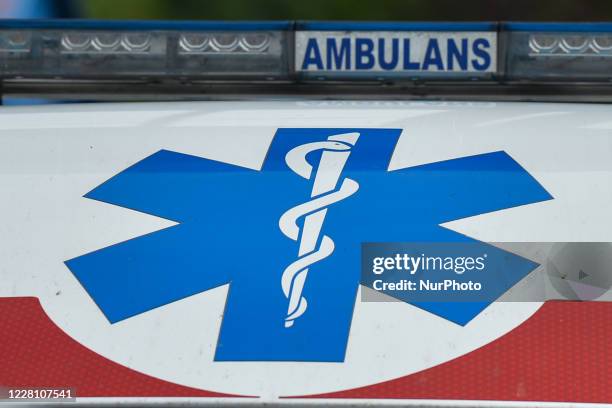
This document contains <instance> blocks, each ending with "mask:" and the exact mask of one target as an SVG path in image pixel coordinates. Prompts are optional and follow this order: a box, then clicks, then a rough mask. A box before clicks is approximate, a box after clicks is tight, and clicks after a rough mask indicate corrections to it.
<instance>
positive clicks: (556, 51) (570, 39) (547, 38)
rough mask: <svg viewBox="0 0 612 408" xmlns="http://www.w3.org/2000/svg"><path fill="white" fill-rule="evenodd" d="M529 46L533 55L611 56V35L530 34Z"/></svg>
mask: <svg viewBox="0 0 612 408" xmlns="http://www.w3.org/2000/svg"><path fill="white" fill-rule="evenodd" d="M529 48H530V50H531V52H530V55H531V56H534V57H550V56H553V57H554V56H570V57H572V56H583V57H588V56H592V57H612V35H550V34H532V35H530V36H529Z"/></svg>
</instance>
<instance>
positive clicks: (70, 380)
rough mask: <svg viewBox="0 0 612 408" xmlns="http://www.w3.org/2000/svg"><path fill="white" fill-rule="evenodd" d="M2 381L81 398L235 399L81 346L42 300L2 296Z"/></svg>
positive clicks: (0, 346) (0, 303) (2, 382)
mask: <svg viewBox="0 0 612 408" xmlns="http://www.w3.org/2000/svg"><path fill="white" fill-rule="evenodd" d="M0 385H2V386H3V387H7V388H28V387H31V388H41V387H44V388H72V389H73V390H74V392H75V394H76V396H77V397H232V396H234V395H229V394H222V393H217V392H212V391H206V390H200V389H196V388H190V387H184V386H182V385H178V384H174V383H171V382H167V381H163V380H160V379H157V378H154V377H151V376H148V375H145V374H142V373H139V372H137V371H134V370H132V369H130V368H127V367H124V366H122V365H119V364H117V363H115V362H113V361H111V360H109V359H107V358H105V357H102V356H100V355H99V354H96V353H95V352H93V351H92V350H89V349H88V348H86V347H84V346H83V345H81V344H79V343H78V342H76V341H75V340H73V339H72V338H70V337H69V336H68V335H67V334H66V333H64V332H63V331H62V330H61V329H60V328H59V327H57V326H56V325H55V324H54V323H53V322H52V321H51V320H50V319H49V317H48V316H47V315H46V314H45V312H44V310H43V309H42V307H41V305H40V302H39V301H38V299H37V298H32V297H27V298H26V297H22V298H0Z"/></svg>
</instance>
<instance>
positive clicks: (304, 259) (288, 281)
mask: <svg viewBox="0 0 612 408" xmlns="http://www.w3.org/2000/svg"><path fill="white" fill-rule="evenodd" d="M358 138H359V133H344V134H340V135H333V136H329V137H328V138H327V140H326V141H322V142H313V143H306V144H303V145H301V146H298V147H296V148H294V149H292V150H290V151H289V152H288V153H287V155H286V156H285V162H286V163H287V166H289V168H290V169H291V170H292V171H293V172H295V173H296V174H298V175H299V176H301V177H303V178H305V179H307V180H309V179H310V178H311V176H312V173H313V167H312V165H311V164H310V163H308V161H307V159H306V156H307V154H308V153H310V152H313V151H316V150H322V151H323V152H322V153H321V161H320V162H319V167H318V168H317V170H316V174H315V177H314V181H313V187H312V193H311V197H312V200H310V201H307V202H305V203H303V204H300V205H297V206H295V207H293V208H291V209H289V210H287V211H286V212H285V213H284V214H283V215H282V216H281V217H280V220H279V222H278V225H279V227H280V229H281V231H282V233H283V234H284V235H285V236H286V237H287V238H290V239H292V240H294V241H298V239H299V240H300V245H299V251H298V259H297V260H296V261H295V262H293V263H291V264H290V265H289V266H287V268H286V269H285V271H284V272H283V276H282V278H281V286H282V289H283V293H284V294H285V296H286V297H287V299H288V300H289V305H288V307H287V316H286V318H285V327H291V326H293V323H294V320H295V319H297V318H298V317H300V316H301V315H302V314H304V312H305V311H306V308H307V307H308V303H307V302H306V299H305V298H304V297H303V296H302V290H303V289H304V283H305V282H306V277H307V275H308V268H309V267H310V265H312V264H314V263H316V262H319V261H320V260H322V259H325V258H327V257H328V256H329V255H331V254H332V252H334V241H333V240H332V239H331V238H330V237H329V236H327V235H323V237H322V238H321V242H320V245H319V247H318V248H317V242H318V241H319V235H320V232H321V228H322V227H323V221H324V220H325V215H326V214H327V207H328V206H329V205H330V204H333V203H335V202H338V201H341V200H344V199H345V198H347V197H349V196H350V195H352V194H354V193H355V192H356V191H357V190H358V189H359V184H358V183H357V182H356V181H354V180H352V179H349V178H345V179H344V180H342V183H341V184H340V188H339V189H337V190H336V185H337V184H338V180H339V178H340V175H341V173H342V170H343V169H344V165H345V164H346V161H347V159H348V158H349V156H350V154H351V148H352V147H353V146H354V145H355V143H356V142H357V139H358ZM303 216H305V218H304V225H303V229H302V234H301V237H300V227H299V226H298V225H297V220H298V219H299V218H300V217H303Z"/></svg>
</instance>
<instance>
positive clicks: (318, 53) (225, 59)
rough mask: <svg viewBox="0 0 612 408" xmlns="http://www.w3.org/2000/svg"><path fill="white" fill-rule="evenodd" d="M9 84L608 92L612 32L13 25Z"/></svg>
mask: <svg viewBox="0 0 612 408" xmlns="http://www.w3.org/2000/svg"><path fill="white" fill-rule="evenodd" d="M0 79H1V80H2V82H3V84H4V85H5V88H6V86H7V84H16V83H17V84H18V83H28V82H29V83H31V82H32V81H34V82H35V83H53V82H57V81H64V82H65V81H78V80H84V81H95V82H96V84H97V86H99V87H101V88H102V87H104V83H105V81H114V80H118V81H119V80H141V81H145V82H146V81H148V82H157V83H165V82H167V81H175V82H178V83H197V82H202V81H204V82H207V83H213V82H219V81H222V82H225V83H228V82H229V83H231V82H242V83H249V82H250V83H253V82H258V83H261V82H264V83H268V84H274V83H284V84H287V83H288V84H308V83H313V82H318V83H321V84H326V83H327V84H330V83H333V84H343V83H352V84H356V83H357V84H362V85H363V84H371V83H374V84H376V83H380V82H384V83H410V82H413V83H414V82H423V81H425V82H438V83H439V82H442V83H466V82H469V83H472V84H473V81H478V82H479V83H485V84H507V83H510V82H521V81H525V82H527V83H547V82H550V81H555V82H563V83H573V84H576V83H579V82H581V83H607V82H609V81H610V80H611V79H612V24H605V23H588V24H564V23H538V24H534V23H340V22H337V23H334V22H241V23H229V22H227V23H226V22H176V23H175V22H147V21H81V20H48V21H46V20H4V21H0Z"/></svg>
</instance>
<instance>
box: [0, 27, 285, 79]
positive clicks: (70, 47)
mask: <svg viewBox="0 0 612 408" xmlns="http://www.w3.org/2000/svg"><path fill="white" fill-rule="evenodd" d="M288 35H289V34H288V32H287V31H286V30H280V29H279V30H276V29H270V30H267V29H263V30H257V29H248V30H244V31H240V30H235V29H232V30H229V31H220V30H199V31H197V30H193V31H191V30H190V31H182V30H126V31H121V30H114V29H108V30H100V29H97V30H93V29H78V30H77V29H68V30H59V29H32V30H17V29H0V77H4V78H21V77H23V78H83V79H107V78H114V77H116V78H121V77H128V78H129V77H137V78H147V77H154V78H159V77H162V78H163V77H179V78H180V77H189V78H193V79H226V78H227V79H231V78H247V79H250V78H252V79H266V80H267V79H286V78H287V77H288V73H289V66H288V61H289V59H288V57H287V55H288V52H287V49H288Z"/></svg>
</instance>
